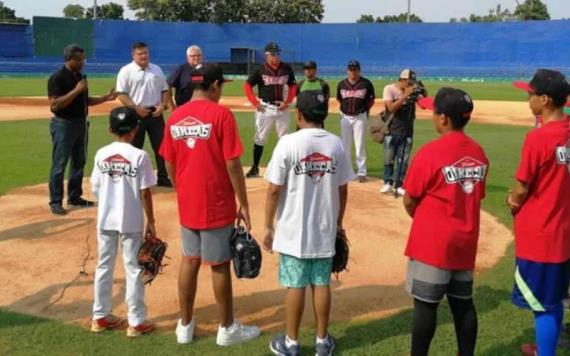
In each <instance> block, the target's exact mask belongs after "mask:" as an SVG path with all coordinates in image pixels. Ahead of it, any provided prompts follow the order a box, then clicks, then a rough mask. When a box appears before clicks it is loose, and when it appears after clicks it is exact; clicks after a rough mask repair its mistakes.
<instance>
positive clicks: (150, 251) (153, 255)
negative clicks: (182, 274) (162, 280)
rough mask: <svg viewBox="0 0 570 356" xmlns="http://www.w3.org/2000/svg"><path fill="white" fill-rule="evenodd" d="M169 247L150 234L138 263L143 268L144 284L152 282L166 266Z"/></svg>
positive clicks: (146, 238) (141, 250)
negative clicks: (164, 260) (165, 258)
mask: <svg viewBox="0 0 570 356" xmlns="http://www.w3.org/2000/svg"><path fill="white" fill-rule="evenodd" d="M167 248H168V245H167V244H166V242H164V241H162V240H161V239H159V238H158V237H156V236H154V235H152V234H151V233H148V234H147V235H146V237H145V240H144V242H143V244H142V246H141V249H140V250H139V254H138V261H139V265H140V266H141V268H142V273H141V280H142V281H143V283H144V284H148V283H150V282H152V281H153V280H154V279H155V278H156V276H157V275H158V274H159V273H160V272H161V271H162V268H163V267H164V266H166V265H163V264H162V259H163V258H164V257H165V256H164V254H165V253H166V249H167ZM167 258H168V257H167Z"/></svg>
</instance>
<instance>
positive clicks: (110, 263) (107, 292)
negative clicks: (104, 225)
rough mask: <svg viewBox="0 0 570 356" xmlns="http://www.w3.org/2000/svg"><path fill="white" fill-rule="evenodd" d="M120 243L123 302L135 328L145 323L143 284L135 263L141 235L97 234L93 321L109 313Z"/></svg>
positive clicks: (109, 232)
mask: <svg viewBox="0 0 570 356" xmlns="http://www.w3.org/2000/svg"><path fill="white" fill-rule="evenodd" d="M119 240H120V241H121V247H122V250H123V264H124V267H125V277H126V280H127V288H126V293H125V301H126V302H127V306H128V320H129V325H132V326H137V325H140V324H142V323H143V322H144V321H145V320H146V305H145V303H144V284H143V282H142V281H141V279H140V278H139V274H140V273H141V268H140V267H139V263H138V259H137V255H138V253H139V250H140V248H141V245H142V242H143V236H142V233H134V234H120V233H119V232H118V231H99V232H98V233H97V245H98V250H99V262H98V263H97V269H96V270H95V286H94V294H95V295H94V302H93V319H100V318H103V317H106V316H107V315H109V314H110V313H111V298H112V291H113V272H114V270H115V261H116V260H117V250H118V245H119Z"/></svg>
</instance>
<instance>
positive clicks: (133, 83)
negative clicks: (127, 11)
mask: <svg viewBox="0 0 570 356" xmlns="http://www.w3.org/2000/svg"><path fill="white" fill-rule="evenodd" d="M132 56H133V61H132V62H131V63H129V64H127V65H125V66H123V67H122V68H121V70H120V71H119V75H118V76H117V93H118V94H119V100H120V101H121V103H123V105H125V106H131V107H133V108H135V109H136V111H137V113H138V114H139V116H140V117H141V118H142V122H141V125H140V127H139V131H138V133H137V135H136V136H135V139H134V140H133V142H132V144H133V146H135V147H137V148H142V147H143V146H144V139H145V133H146V132H148V136H149V138H150V143H151V145H152V150H153V151H154V157H155V159H156V168H157V170H158V174H157V176H158V180H157V186H162V187H172V183H171V182H170V180H169V179H168V174H167V173H166V168H165V166H164V159H163V158H162V157H161V156H160V155H159V153H158V150H159V149H160V144H161V143H162V136H163V133H164V117H163V115H162V114H163V112H164V111H165V110H166V109H167V104H168V102H169V101H170V95H169V93H168V84H167V83H166V77H165V76H164V73H163V72H162V69H160V67H159V66H157V65H155V64H152V63H150V60H149V57H150V56H149V51H148V47H147V45H146V44H144V43H142V42H135V43H134V44H133V46H132Z"/></svg>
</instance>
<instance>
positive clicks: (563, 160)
mask: <svg viewBox="0 0 570 356" xmlns="http://www.w3.org/2000/svg"><path fill="white" fill-rule="evenodd" d="M556 161H558V164H561V165H565V166H566V167H568V172H570V141H568V142H567V143H566V146H561V147H556Z"/></svg>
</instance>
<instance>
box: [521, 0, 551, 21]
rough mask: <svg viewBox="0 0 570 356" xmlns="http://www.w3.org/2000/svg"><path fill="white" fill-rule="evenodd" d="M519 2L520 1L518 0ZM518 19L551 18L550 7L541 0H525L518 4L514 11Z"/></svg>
mask: <svg viewBox="0 0 570 356" xmlns="http://www.w3.org/2000/svg"><path fill="white" fill-rule="evenodd" d="M517 3H518V1H517ZM514 15H515V17H516V18H517V19H518V20H521V21H524V20H550V14H549V13H548V8H547V7H546V4H544V3H543V2H542V1H540V0H525V2H524V3H522V4H519V5H517V7H516V9H515V13H514Z"/></svg>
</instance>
